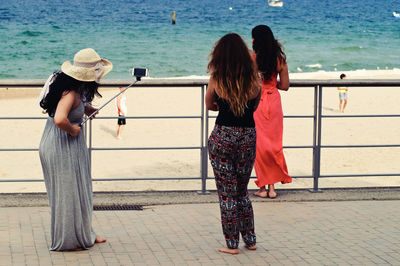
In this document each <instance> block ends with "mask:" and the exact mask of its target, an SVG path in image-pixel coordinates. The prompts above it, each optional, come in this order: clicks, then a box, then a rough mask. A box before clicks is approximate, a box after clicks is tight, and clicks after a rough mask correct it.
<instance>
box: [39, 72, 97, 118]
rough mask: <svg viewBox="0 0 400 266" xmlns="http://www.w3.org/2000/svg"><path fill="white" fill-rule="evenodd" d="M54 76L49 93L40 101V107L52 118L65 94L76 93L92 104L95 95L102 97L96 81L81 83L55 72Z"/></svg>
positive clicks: (62, 73)
mask: <svg viewBox="0 0 400 266" xmlns="http://www.w3.org/2000/svg"><path fill="white" fill-rule="evenodd" d="M54 75H55V77H53V82H52V83H51V84H50V86H49V93H48V94H47V95H46V97H45V98H43V99H42V100H41V101H40V107H42V108H43V109H44V110H46V112H47V113H48V114H49V116H51V117H54V114H55V112H56V108H57V105H58V102H59V101H60V99H61V96H62V95H63V93H64V92H69V91H75V92H77V93H78V94H79V95H80V96H81V99H82V100H83V101H85V102H91V101H92V100H93V98H94V95H95V94H96V95H97V96H99V97H101V94H100V93H99V92H98V87H99V84H97V83H96V82H95V81H89V82H86V81H79V80H76V79H74V78H72V77H70V76H68V75H66V74H65V73H64V72H61V71H59V72H55V73H54Z"/></svg>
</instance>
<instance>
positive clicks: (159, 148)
mask: <svg viewBox="0 0 400 266" xmlns="http://www.w3.org/2000/svg"><path fill="white" fill-rule="evenodd" d="M283 148H284V149H310V148H313V146H283ZM199 149H201V147H200V146H190V147H118V148H112V147H111V148H109V147H108V148H101V147H97V148H95V147H92V150H94V151H108V150H117V151H124V150H131V151H139V150H199ZM1 151H39V149H38V148H23V149H22V148H15V149H11V148H5V149H0V152H1Z"/></svg>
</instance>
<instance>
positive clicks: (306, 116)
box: [208, 115, 314, 118]
mask: <svg viewBox="0 0 400 266" xmlns="http://www.w3.org/2000/svg"><path fill="white" fill-rule="evenodd" d="M208 118H217V116H216V115H210V116H208ZM283 118H314V116H313V115H284V116H283Z"/></svg>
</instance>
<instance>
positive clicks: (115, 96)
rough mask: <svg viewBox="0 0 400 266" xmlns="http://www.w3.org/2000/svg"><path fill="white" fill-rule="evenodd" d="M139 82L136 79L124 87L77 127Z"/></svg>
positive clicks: (138, 78) (137, 78)
mask: <svg viewBox="0 0 400 266" xmlns="http://www.w3.org/2000/svg"><path fill="white" fill-rule="evenodd" d="M138 81H140V77H136V80H135V81H134V82H132V83H131V84H130V85H129V86H128V87H126V88H125V89H123V90H122V91H120V92H119V93H117V94H116V95H114V96H113V97H112V98H111V99H110V100H108V101H107V102H106V103H105V104H103V105H102V106H100V107H99V109H97V110H96V111H94V112H93V113H92V114H91V115H89V116H88V117H86V119H85V120H83V122H81V123H80V124H79V126H83V125H84V124H85V123H86V122H87V121H88V120H89V119H91V118H92V117H93V116H94V115H95V114H97V113H98V112H99V111H100V110H101V109H102V108H103V107H104V106H106V105H107V104H109V103H110V102H111V101H112V100H114V99H115V98H117V97H118V96H119V95H120V94H122V93H124V91H126V90H127V89H129V88H130V87H132V86H133V85H134V84H135V83H136V82H138Z"/></svg>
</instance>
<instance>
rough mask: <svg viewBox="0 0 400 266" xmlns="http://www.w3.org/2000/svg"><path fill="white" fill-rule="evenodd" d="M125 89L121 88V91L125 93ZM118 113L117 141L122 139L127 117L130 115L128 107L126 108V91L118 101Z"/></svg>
mask: <svg viewBox="0 0 400 266" xmlns="http://www.w3.org/2000/svg"><path fill="white" fill-rule="evenodd" d="M124 89H125V88H124V87H120V88H119V90H120V91H123V90H124ZM116 103H117V112H118V122H117V134H116V136H117V139H121V138H122V137H121V134H122V129H123V128H124V126H125V125H126V118H125V116H126V115H127V114H128V107H127V106H126V91H124V92H123V93H121V94H120V95H118V97H117V99H116Z"/></svg>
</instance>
